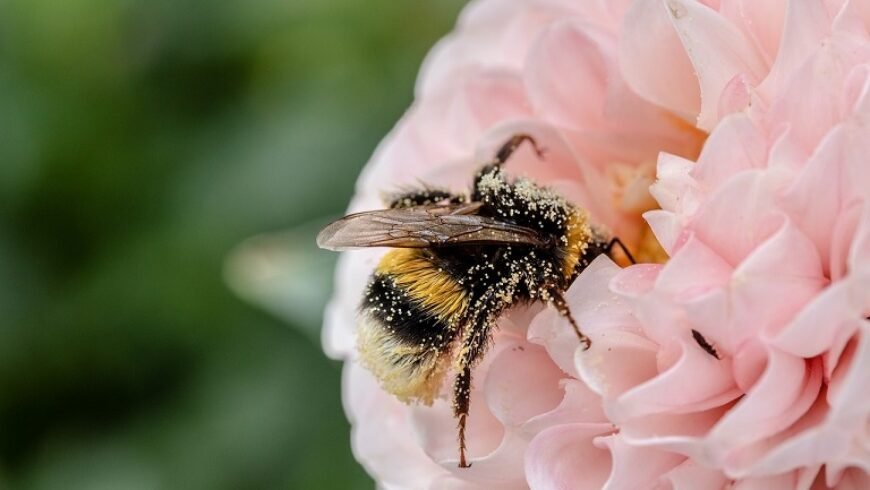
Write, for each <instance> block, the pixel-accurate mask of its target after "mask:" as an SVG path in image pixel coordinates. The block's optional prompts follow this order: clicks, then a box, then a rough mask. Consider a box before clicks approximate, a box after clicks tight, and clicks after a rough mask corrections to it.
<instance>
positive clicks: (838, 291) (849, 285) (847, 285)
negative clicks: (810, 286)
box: [763, 279, 870, 357]
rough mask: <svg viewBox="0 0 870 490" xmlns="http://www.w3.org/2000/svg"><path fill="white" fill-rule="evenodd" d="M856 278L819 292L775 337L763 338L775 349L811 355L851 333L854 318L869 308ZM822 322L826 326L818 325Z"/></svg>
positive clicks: (829, 347) (823, 350) (865, 286)
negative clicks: (775, 347) (820, 326)
mask: <svg viewBox="0 0 870 490" xmlns="http://www.w3.org/2000/svg"><path fill="white" fill-rule="evenodd" d="M868 284H870V282H864V283H863V284H861V283H860V282H858V281H857V280H852V279H850V280H846V281H840V282H838V283H836V284H833V285H831V286H830V287H828V288H826V289H825V290H824V291H822V292H821V293H820V294H819V295H818V297H816V298H815V299H813V301H811V302H809V303H808V304H807V306H806V307H805V308H803V309H802V310H801V311H800V312H799V313H798V315H797V316H796V317H795V318H794V320H792V321H791V322H790V323H789V324H788V325H787V326H786V327H785V328H783V329H782V330H781V331H780V332H779V333H777V334H775V336H773V337H771V334H770V333H764V334H763V335H764V338H766V339H767V338H769V339H770V340H769V342H770V343H771V344H772V345H775V346H777V347H778V348H780V349H782V350H784V351H787V352H791V353H792V354H795V355H798V356H802V357H813V356H817V355H820V354H822V353H823V352H825V351H827V350H829V349H831V348H832V346H833V345H834V344H835V343H840V342H842V340H843V339H848V338H849V337H851V336H852V333H853V331H854V329H855V324H854V323H853V322H854V321H857V320H858V319H860V318H862V315H865V314H866V312H867V309H868V308H870V298H868V297H867V295H866V294H863V293H866V291H867V289H866V288H867V285H868ZM819 325H825V326H826V328H819Z"/></svg>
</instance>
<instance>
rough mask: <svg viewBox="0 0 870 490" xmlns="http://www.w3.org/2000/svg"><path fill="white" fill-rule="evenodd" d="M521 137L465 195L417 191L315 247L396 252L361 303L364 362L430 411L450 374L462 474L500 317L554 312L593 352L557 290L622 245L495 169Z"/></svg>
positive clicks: (351, 219)
mask: <svg viewBox="0 0 870 490" xmlns="http://www.w3.org/2000/svg"><path fill="white" fill-rule="evenodd" d="M523 142H528V143H530V144H531V145H532V147H533V148H534V150H535V152H536V153H537V154H538V156H539V157H540V158H542V157H543V153H542V152H541V149H540V147H539V146H538V145H537V143H536V142H535V140H534V139H533V138H532V137H531V136H529V135H527V134H518V135H515V136H513V137H512V138H510V140H508V141H507V142H506V143H505V144H504V145H503V146H502V147H501V148H500V149H499V150H498V152H497V153H496V155H495V157H494V158H493V160H492V161H491V162H489V163H488V164H486V165H485V166H483V168H481V169H480V170H479V171H478V172H477V173H476V174H475V175H474V182H473V186H472V189H471V192H470V194H468V195H462V194H453V193H451V192H447V191H443V190H434V189H420V190H414V191H410V192H406V193H404V194H401V195H398V196H396V197H395V198H394V199H393V200H392V202H391V203H390V206H389V208H388V209H382V210H376V211H368V212H363V213H357V214H351V215H349V216H346V217H344V218H341V219H339V220H337V221H335V222H333V223H331V224H329V225H328V226H326V228H324V229H323V230H322V231H321V232H320V234H319V235H318V237H317V243H318V245H319V246H320V247H322V248H327V249H331V250H346V249H350V248H357V247H391V248H393V250H390V251H389V252H387V254H386V255H384V257H383V259H382V260H381V261H380V263H379V264H378V266H377V269H376V270H375V272H374V274H373V275H372V278H371V280H370V282H369V284H368V287H367V289H366V291H365V295H364V298H363V300H362V304H361V306H360V324H359V327H358V339H357V341H358V348H359V353H360V359H361V361H362V363H363V365H365V366H366V367H367V368H368V369H369V370H371V372H372V373H373V374H374V375H375V376H376V377H377V378H378V379H379V380H380V383H381V385H382V386H383V388H384V389H386V390H387V391H388V392H390V393H392V394H393V395H395V396H396V397H398V398H399V399H400V400H402V401H404V402H406V403H411V402H418V403H423V404H427V405H429V404H431V403H432V401H433V399H434V398H435V397H436V396H437V395H438V392H439V391H440V389H441V386H442V384H443V381H444V378H445V375H446V373H447V372H448V370H450V368H451V367H452V370H453V371H455V373H456V378H455V380H454V382H453V413H454V416H455V418H456V419H457V425H458V440H459V441H458V442H459V466H460V467H468V466H469V464H468V461H467V459H466V444H465V429H466V423H467V422H466V419H467V418H468V413H469V404H470V389H471V378H472V370H473V368H474V367H475V366H476V365H477V364H478V363H479V362H480V361H481V359H482V358H483V356H484V354H485V353H486V351H487V348H488V346H489V344H490V343H491V341H492V331H493V328H494V327H495V325H496V322H497V320H498V319H499V317H500V316H501V315H502V314H503V313H504V312H505V311H506V310H508V309H509V308H511V307H512V306H514V305H518V304H528V303H531V302H535V301H542V302H545V303H549V304H551V305H553V306H554V307H555V308H556V310H557V311H558V312H559V313H560V314H561V315H562V316H563V317H564V318H565V319H566V320H567V322H568V323H569V324H570V325H571V327H572V328H573V329H574V332H575V333H576V334H577V337H578V339H579V341H580V343H581V344H582V345H583V347H584V348H585V349H588V348H589V346H590V345H591V341H590V340H589V337H587V336H586V335H584V334H583V332H582V331H581V330H580V328H579V326H578V325H577V322H576V321H575V320H574V318H573V317H572V315H571V312H570V310H569V308H568V305H567V304H566V302H565V299H564V293H565V291H566V290H567V289H568V287H569V286H570V285H571V283H572V282H573V281H574V279H575V278H576V277H577V276H578V275H579V274H580V273H581V272H582V271H583V269H585V268H586V266H588V265H589V263H590V262H591V261H592V260H593V259H594V258H595V257H597V256H599V255H601V254H608V255H609V254H611V252H612V251H613V249H614V246H616V245H618V246H620V247H621V248H622V250H623V252H624V253H625V255H626V257H627V258H629V260H631V261H632V262H634V259H633V258H632V257H631V254H630V253H629V251H628V250H627V249H626V248H625V246H624V245H623V244H622V242H620V241H619V239H618V238H614V237H611V236H610V235H609V234H608V233H607V232H606V231H605V230H604V229H603V228H601V227H598V226H595V225H594V224H593V223H592V222H591V221H590V219H589V216H588V214H587V212H586V211H585V210H584V209H582V208H580V207H578V206H575V205H573V204H571V203H569V202H568V201H566V200H565V199H564V198H563V197H562V196H560V195H559V194H558V193H556V192H554V191H553V190H550V189H548V188H545V187H541V186H539V185H537V184H535V183H534V182H532V181H530V180H527V179H521V178H518V179H508V177H507V176H506V175H505V173H504V172H503V170H502V166H503V164H504V163H505V162H506V161H507V159H508V158H509V157H510V155H511V154H512V153H513V152H514V151H515V150H516V149H517V148H518V147H519V146H520V145H521V144H522V143H523Z"/></svg>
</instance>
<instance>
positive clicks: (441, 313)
mask: <svg viewBox="0 0 870 490" xmlns="http://www.w3.org/2000/svg"><path fill="white" fill-rule="evenodd" d="M467 308H468V299H467V297H466V294H465V292H464V291H463V289H462V287H461V285H460V284H459V283H458V282H457V281H456V280H455V279H453V277H452V276H450V275H449V274H448V273H447V272H445V271H443V270H441V269H440V268H439V267H438V266H437V264H436V263H435V262H433V259H432V258H431V257H429V256H428V255H426V253H425V252H424V251H421V250H414V249H397V250H392V251H390V252H388V253H387V255H386V256H385V257H384V259H383V260H382V261H381V264H380V265H379V266H378V269H377V271H376V272H375V274H374V276H373V277H372V280H371V282H370V283H369V287H368V290H367V291H366V295H365V298H364V299H363V303H362V305H361V309H362V314H363V315H362V317H363V320H362V323H361V325H360V328H359V331H358V344H359V351H360V355H361V356H362V362H363V364H364V365H365V366H366V367H368V368H369V370H371V371H372V373H373V374H374V375H375V376H376V377H377V378H378V379H379V380H380V381H381V384H382V385H383V386H384V388H385V389H386V390H387V391H389V392H390V393H393V394H394V395H396V396H397V397H398V398H399V399H401V400H403V401H406V402H409V401H421V402H423V403H427V404H428V403H431V402H432V399H433V398H434V397H435V396H436V395H437V393H438V390H439V388H440V385H441V380H442V378H443V375H444V371H445V369H446V367H447V366H448V365H449V362H443V361H444V359H443V358H444V357H446V356H449V354H450V351H451V344H452V343H453V340H454V339H455V338H456V334H457V332H458V329H459V324H460V322H461V319H462V318H463V317H464V315H465V312H466V310H467Z"/></svg>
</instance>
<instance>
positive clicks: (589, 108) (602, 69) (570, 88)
mask: <svg viewBox="0 0 870 490" xmlns="http://www.w3.org/2000/svg"><path fill="white" fill-rule="evenodd" d="M615 44H616V40H615V39H614V38H613V36H612V35H611V34H609V33H607V32H605V31H603V30H601V29H600V28H595V27H592V26H587V25H584V24H582V23H574V22H568V21H563V22H558V23H555V24H553V25H552V26H551V27H550V28H548V29H547V30H546V31H545V32H544V33H543V34H541V36H540V37H539V38H538V41H537V43H536V44H535V47H534V48H533V51H532V53H531V55H530V57H529V63H528V64H527V65H526V72H525V79H526V84H527V86H528V88H529V99H530V101H531V103H532V106H533V107H534V108H535V110H536V111H537V112H539V113H541V114H544V115H545V117H546V118H547V119H548V120H550V121H551V122H553V123H554V124H556V125H558V126H563V127H566V128H575V129H576V128H583V127H589V126H595V125H598V124H601V122H602V118H603V102H604V100H605V98H606V93H607V86H608V83H607V82H608V79H609V78H610V77H611V76H610V74H609V73H610V72H611V71H612V70H613V68H611V67H609V66H608V63H612V61H611V60H612V59H613V58H614V56H613V54H612V53H610V52H609V51H612V50H613V49H614V47H615Z"/></svg>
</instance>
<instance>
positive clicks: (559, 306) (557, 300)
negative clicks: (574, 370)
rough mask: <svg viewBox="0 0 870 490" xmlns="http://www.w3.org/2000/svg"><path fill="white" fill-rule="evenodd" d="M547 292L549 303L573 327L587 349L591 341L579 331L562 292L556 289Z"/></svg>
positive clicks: (584, 348)
mask: <svg viewBox="0 0 870 490" xmlns="http://www.w3.org/2000/svg"><path fill="white" fill-rule="evenodd" d="M549 294H550V298H551V299H550V303H552V305H553V306H555V307H556V311H558V312H559V314H560V315H562V317H564V318H565V319H566V320H568V323H570V324H571V326H572V327H574V333H576V334H577V338H579V339H580V343H581V344H583V350H586V349H588V348H589V347H590V346H591V345H592V341H591V340H590V339H589V337H587V336H586V335H585V334H584V333H583V332H581V331H580V327H579V326H578V325H577V321H576V320H574V316H573V315H571V309H570V308H568V303H567V302H566V301H565V298H564V297H563V296H562V293H561V292H559V291H557V290H551V291H549Z"/></svg>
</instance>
